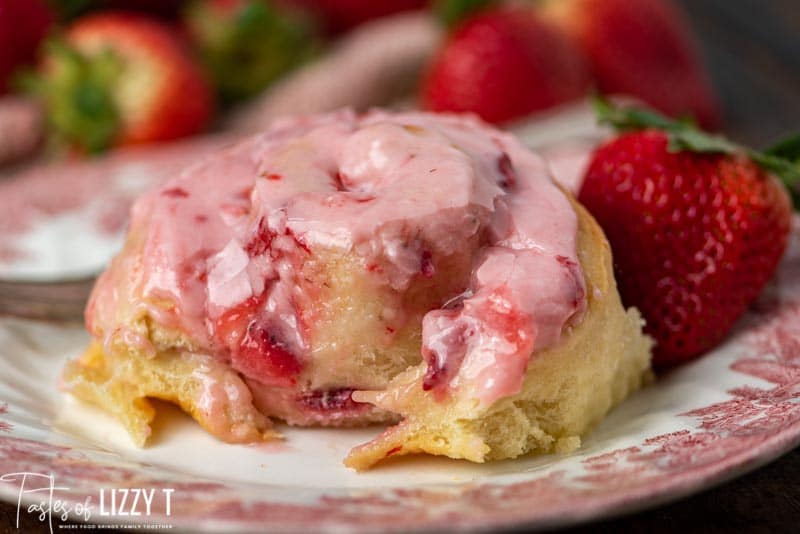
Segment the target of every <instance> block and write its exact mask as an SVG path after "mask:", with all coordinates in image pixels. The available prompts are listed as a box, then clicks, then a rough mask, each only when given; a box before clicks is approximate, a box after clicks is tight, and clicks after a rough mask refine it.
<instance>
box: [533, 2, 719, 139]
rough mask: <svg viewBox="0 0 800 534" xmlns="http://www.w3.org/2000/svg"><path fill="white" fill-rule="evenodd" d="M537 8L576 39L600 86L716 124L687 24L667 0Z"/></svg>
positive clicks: (557, 4) (715, 112) (710, 90)
mask: <svg viewBox="0 0 800 534" xmlns="http://www.w3.org/2000/svg"><path fill="white" fill-rule="evenodd" d="M541 13H542V15H544V16H546V17H547V18H548V19H550V20H552V21H553V22H555V23H557V24H558V25H559V26H560V27H561V28H563V29H564V31H566V32H567V33H569V34H570V35H571V36H572V38H573V39H575V41H576V42H577V43H579V45H580V46H581V48H582V50H583V52H584V54H585V55H586V57H587V58H588V60H589V63H590V65H591V68H592V72H593V75H594V78H595V80H596V83H597V86H598V88H599V89H600V91H601V92H603V93H605V94H626V95H631V96H635V97H637V98H639V99H641V100H643V101H644V102H646V103H648V104H650V105H651V106H654V107H655V108H657V109H659V110H661V111H662V112H664V113H666V114H668V115H670V116H673V117H682V116H693V117H695V118H696V119H697V120H698V121H699V123H700V124H702V125H703V126H704V127H706V128H713V127H715V126H717V125H718V124H719V121H720V111H719V104H718V102H717V98H716V95H715V92H714V89H713V87H712V84H711V81H710V79H709V76H708V74H707V73H706V71H705V68H704V66H703V62H702V60H701V58H700V55H699V52H698V49H697V46H696V44H695V42H694V39H693V37H694V36H693V35H692V32H691V30H690V25H689V23H688V21H687V20H686V17H685V16H684V14H683V13H682V12H681V11H680V9H679V8H678V6H677V5H675V3H674V2H672V1H671V0H546V1H545V2H544V4H542V9H541Z"/></svg>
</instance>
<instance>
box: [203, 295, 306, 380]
mask: <svg viewBox="0 0 800 534" xmlns="http://www.w3.org/2000/svg"><path fill="white" fill-rule="evenodd" d="M263 303H264V295H261V296H258V297H251V298H249V299H247V300H246V301H244V302H243V303H242V304H240V305H239V306H237V307H235V308H232V309H230V310H228V311H227V312H225V313H224V314H223V315H222V316H221V317H220V318H219V319H217V321H216V322H215V324H214V327H215V336H216V338H217V340H219V342H220V343H221V344H222V345H223V346H225V347H227V348H228V350H229V351H230V355H231V362H232V364H233V367H234V368H235V369H236V370H237V371H239V372H241V373H243V374H244V375H246V376H248V377H250V378H252V379H254V380H258V381H259V382H262V383H264V384H267V385H271V386H280V387H292V386H294V385H295V383H296V380H297V375H298V374H299V373H300V371H301V370H302V365H301V364H300V361H299V360H298V359H297V357H296V356H295V355H294V354H292V352H291V351H290V350H288V349H287V347H286V345H285V344H284V343H283V342H282V341H280V340H279V339H277V337H276V336H275V335H274V334H273V333H271V332H270V331H269V329H268V328H267V327H266V326H265V325H264V324H262V323H261V322H260V321H259V320H258V315H257V311H258V310H259V309H260V308H261V306H262V305H263Z"/></svg>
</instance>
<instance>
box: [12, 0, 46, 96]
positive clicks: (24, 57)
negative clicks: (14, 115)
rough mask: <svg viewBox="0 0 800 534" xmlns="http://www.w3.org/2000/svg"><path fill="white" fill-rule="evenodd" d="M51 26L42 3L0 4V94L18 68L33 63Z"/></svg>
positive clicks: (41, 0)
mask: <svg viewBox="0 0 800 534" xmlns="http://www.w3.org/2000/svg"><path fill="white" fill-rule="evenodd" d="M53 22H54V15H53V13H52V11H51V10H50V8H49V7H48V5H47V4H46V2H44V0H0V94H3V93H5V92H6V91H7V90H8V89H9V83H10V82H11V78H12V76H13V74H14V72H15V71H16V70H17V69H18V68H20V67H22V66H24V65H27V64H30V63H31V62H33V61H34V59H35V57H36V51H37V49H38V48H39V44H40V43H41V41H42V39H44V37H45V35H47V32H48V31H49V30H50V28H51V27H52V25H53Z"/></svg>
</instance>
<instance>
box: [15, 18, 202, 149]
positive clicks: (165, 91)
mask: <svg viewBox="0 0 800 534" xmlns="http://www.w3.org/2000/svg"><path fill="white" fill-rule="evenodd" d="M31 85H32V86H33V91H34V93H35V94H37V95H38V96H39V97H40V98H41V99H42V101H43V103H44V106H45V109H46V114H47V119H48V123H49V125H50V126H51V129H52V131H53V132H54V134H55V136H56V137H57V138H59V139H60V140H62V141H64V142H65V143H66V144H68V145H69V146H72V147H75V148H77V149H79V150H83V151H86V152H98V151H102V150H105V149H107V148H110V147H115V146H123V145H132V144H141V143H153V142H157V141H166V140H171V139H175V138H179V137H183V136H187V135H191V134H194V133H197V132H199V131H201V130H203V129H204V128H205V127H206V125H207V124H208V123H209V120H210V118H211V115H212V113H213V110H214V100H213V95H212V92H211V87H210V85H209V84H208V82H207V81H206V79H205V77H204V74H203V72H202V69H201V68H200V67H199V66H198V65H197V64H196V62H195V61H194V59H193V58H192V57H191V55H190V53H189V51H188V48H187V47H186V46H185V44H184V43H183V42H182V41H181V40H180V39H179V38H178V37H177V36H176V31H175V29H174V28H173V27H172V26H169V25H167V24H166V23H163V22H161V21H159V20H157V19H153V18H150V17H148V16H146V15H138V14H133V13H126V12H115V11H109V12H98V13H95V14H90V15H87V16H84V17H82V18H79V19H77V20H76V21H75V22H74V23H73V24H72V25H71V26H70V27H69V28H68V29H67V31H66V34H65V37H64V41H63V42H57V43H56V42H53V43H51V44H50V46H49V48H48V50H47V53H46V55H45V57H44V59H43V63H42V66H41V69H40V75H39V78H38V79H37V80H35V81H34V82H32V83H31Z"/></svg>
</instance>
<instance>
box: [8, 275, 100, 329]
mask: <svg viewBox="0 0 800 534" xmlns="http://www.w3.org/2000/svg"><path fill="white" fill-rule="evenodd" d="M94 282H95V278H94V277H89V278H81V279H75V280H63V281H55V282H33V281H13V280H0V315H14V316H18V317H28V318H31V319H46V320H56V321H82V320H83V309H84V307H85V306H86V300H87V299H88V297H89V293H90V292H91V290H92V286H93V285H94Z"/></svg>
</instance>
